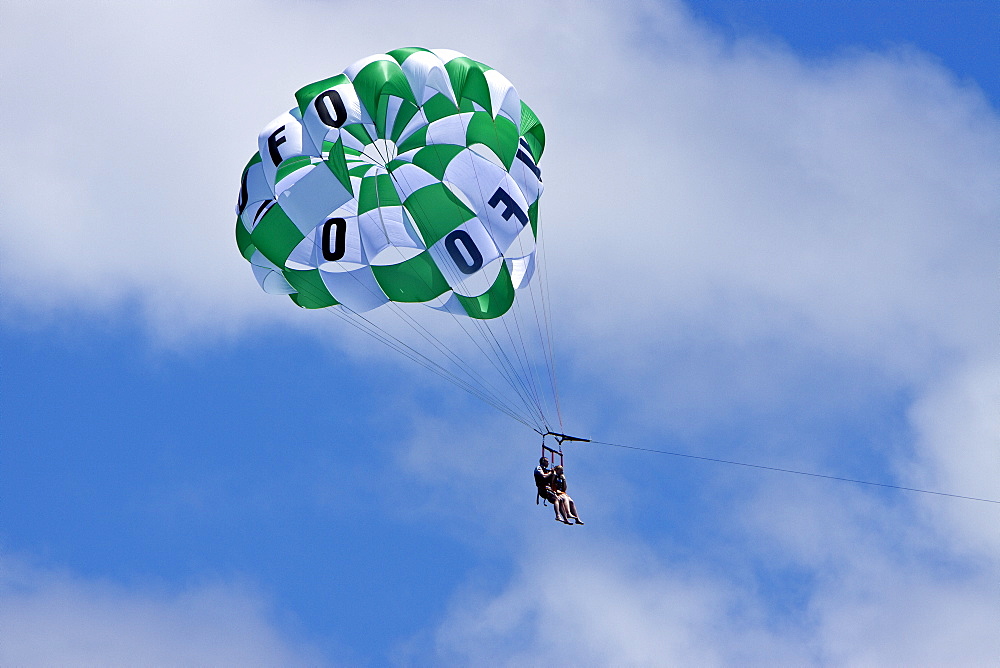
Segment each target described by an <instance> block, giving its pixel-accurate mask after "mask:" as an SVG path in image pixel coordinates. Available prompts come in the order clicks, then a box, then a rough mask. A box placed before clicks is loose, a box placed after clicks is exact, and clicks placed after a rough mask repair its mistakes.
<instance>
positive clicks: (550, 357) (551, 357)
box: [538, 225, 563, 429]
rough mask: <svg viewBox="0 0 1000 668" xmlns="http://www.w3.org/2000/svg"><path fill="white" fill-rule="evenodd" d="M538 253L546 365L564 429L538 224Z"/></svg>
mask: <svg viewBox="0 0 1000 668" xmlns="http://www.w3.org/2000/svg"><path fill="white" fill-rule="evenodd" d="M538 254H539V255H540V256H541V257H540V259H541V262H539V263H538V264H539V274H540V276H539V279H540V280H539V281H538V283H539V296H540V297H541V301H542V317H543V318H544V319H545V337H544V338H545V343H546V344H547V346H546V347H547V350H546V353H547V354H546V367H547V368H548V370H549V378H550V381H551V383H552V396H553V397H554V398H555V403H556V417H557V418H558V420H559V429H563V417H562V407H561V406H560V405H559V382H558V380H557V376H556V357H555V353H554V352H553V342H552V339H553V332H554V330H553V328H552V313H551V308H550V302H551V298H550V293H549V270H548V263H547V262H545V228H544V227H542V226H541V225H539V226H538Z"/></svg>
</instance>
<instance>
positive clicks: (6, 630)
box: [0, 557, 325, 666]
mask: <svg viewBox="0 0 1000 668" xmlns="http://www.w3.org/2000/svg"><path fill="white" fill-rule="evenodd" d="M0 573H2V580H0V628H2V629H3V639H2V641H0V663H2V664H3V665H5V666H69V665H72V666H135V665H144V666H180V665H187V666H194V665H200V666H207V665H211V666H247V665H271V666H292V665H321V664H323V663H325V660H324V659H323V657H322V656H321V655H320V654H319V653H318V651H317V650H315V649H314V648H310V647H308V646H307V645H305V644H304V643H302V642H296V641H294V640H292V639H290V638H288V637H287V636H286V634H285V633H283V632H282V631H281V630H279V629H277V628H276V627H275V625H274V623H273V621H272V620H271V619H270V611H269V610H268V606H267V604H266V602H265V601H264V600H263V599H262V598H261V596H260V594H259V593H257V592H255V591H253V590H252V589H250V588H247V587H245V586H240V585H232V584H206V585H198V586H192V587H189V588H185V589H183V590H180V591H177V590H171V591H163V590H162V589H160V588H156V587H147V588H143V587H124V586H122V585H119V584H114V583H111V582H104V581H100V580H91V579H85V578H81V577H78V576H73V575H70V574H68V573H65V572H58V571H52V570H44V569H38V568H34V567H30V566H28V565H26V564H24V563H22V562H20V561H18V560H16V559H11V558H8V557H4V558H3V561H2V562H0Z"/></svg>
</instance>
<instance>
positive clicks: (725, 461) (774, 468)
mask: <svg viewBox="0 0 1000 668" xmlns="http://www.w3.org/2000/svg"><path fill="white" fill-rule="evenodd" d="M573 440H576V439H573ZM589 442H590V443H595V444H597V445H610V446H611V447H614V448H627V449H628V450H640V451H642V452H652V453H655V454H658V455H670V456H671V457H686V458H688V459H700V460H701V461H706V462H714V463H716V464H731V465H733V466H746V467H748V468H754V469H763V470H765V471H776V472H778V473H794V474H795V475H804V476H809V477H811V478H825V479H827V480H839V481H841V482H851V483H855V484H857V485H872V486H874V487H886V488H888V489H898V490H902V491H904V492H917V493H919V494H934V495H935V496H948V497H951V498H953V499H965V500H967V501H981V502H983V503H996V504H1000V500H997V499H984V498H981V497H977V496H965V495H963V494H949V493H948V492H936V491H933V490H929V489H919V488H917V487H903V486H901V485H891V484H889V483H885V482H873V481H871V480H858V479H856V478H842V477H840V476H836V475H826V474H823V473H810V472H808V471H796V470H794V469H783V468H778V467H777V466H764V465H763V464H749V463H747V462H737V461H734V460H731V459H719V458H716V457H702V456H700V455H689V454H686V453H683V452H669V451H667V450H654V449H653V448H640V447H637V446H634V445H623V444H621V443H609V442H607V441H589Z"/></svg>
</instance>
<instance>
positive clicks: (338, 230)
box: [236, 48, 558, 433]
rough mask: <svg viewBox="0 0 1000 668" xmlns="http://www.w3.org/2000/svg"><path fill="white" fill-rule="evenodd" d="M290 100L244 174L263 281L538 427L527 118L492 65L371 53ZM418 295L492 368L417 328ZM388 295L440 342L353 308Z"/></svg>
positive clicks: (249, 227)
mask: <svg viewBox="0 0 1000 668" xmlns="http://www.w3.org/2000/svg"><path fill="white" fill-rule="evenodd" d="M295 99H296V102H297V104H296V106H295V107H293V108H292V109H290V110H289V111H288V112H287V113H284V114H282V115H280V116H279V117H277V118H276V119H274V120H273V121H271V122H270V123H269V124H268V125H267V126H265V128H264V129H263V131H262V132H261V133H260V135H259V137H258V151H257V153H256V154H255V155H254V156H253V158H252V159H251V160H250V162H249V163H248V164H247V166H246V168H245V169H244V170H243V176H242V180H241V184H240V193H239V200H238V203H237V207H236V213H237V224H236V240H237V244H238V246H239V250H240V252H241V253H242V254H243V257H244V258H246V259H247V260H248V261H249V263H250V264H251V266H252V269H253V273H254V276H255V277H256V278H257V281H258V282H259V283H260V286H261V287H262V288H263V289H264V291H265V292H268V293H271V294H279V295H288V296H289V297H290V298H291V299H292V301H293V302H295V303H296V304H297V305H298V306H301V307H304V308H308V309H329V310H331V311H333V312H335V313H337V314H338V315H341V316H342V317H344V316H346V317H349V318H351V319H352V320H353V323H354V324H355V325H356V326H359V325H360V326H361V327H362V328H364V329H365V330H366V331H368V333H371V334H373V335H375V336H376V337H377V338H379V337H381V338H383V339H385V342H387V343H389V345H391V346H392V347H395V348H396V349H397V350H400V352H403V353H404V354H407V355H408V356H416V358H417V361H421V362H422V363H425V366H426V365H427V364H430V365H431V366H433V367H435V370H436V371H437V372H439V373H441V372H444V374H447V375H448V376H450V378H449V379H451V380H453V381H457V382H458V383H459V384H461V385H463V387H464V388H465V389H467V390H469V391H471V392H473V394H476V395H477V396H479V397H480V398H483V399H484V400H487V401H488V402H489V403H492V404H494V405H496V406H497V407H498V408H500V409H501V410H504V411H505V412H507V413H508V414H512V417H516V419H520V420H521V421H523V422H525V423H526V424H529V426H532V428H534V429H535V430H536V431H539V433H544V432H546V431H549V428H548V427H549V418H548V416H547V411H550V410H551V407H552V404H553V401H554V405H555V408H556V411H557V412H558V400H557V399H556V397H555V394H556V392H555V377H554V368H553V367H552V358H551V340H550V338H549V334H548V303H547V300H546V298H545V294H544V291H543V290H542V289H540V288H538V285H537V284H538V281H537V280H536V274H537V273H538V266H539V263H540V258H539V257H536V256H537V255H538V248H539V243H538V239H539V219H538V201H539V197H540V196H541V194H542V175H541V170H540V169H539V167H538V162H539V160H540V159H541V157H542V152H543V150H544V148H545V132H544V130H543V128H542V125H541V123H540V121H539V120H538V117H537V116H536V115H535V114H534V112H533V111H532V110H531V108H530V107H528V105H527V104H525V103H524V102H523V101H522V100H521V98H520V96H519V95H518V92H517V90H516V89H515V88H514V86H513V85H512V84H511V82H510V81H508V80H507V79H506V78H505V77H504V76H503V75H502V74H500V73H499V72H497V71H496V70H494V69H492V68H490V67H489V66H487V65H484V64H483V63H480V62H477V61H475V60H472V59H470V58H468V57H466V56H464V55H462V54H461V53H458V52H456V51H450V50H445V49H423V48H406V49H397V50H395V51H390V52H388V53H386V54H378V55H374V56H370V57H368V58H364V59H362V60H359V61H357V62H356V63H354V64H353V65H351V66H350V67H348V68H347V69H346V70H344V72H343V73H341V74H338V75H336V76H333V77H331V78H329V79H324V80H322V81H318V82H315V83H312V84H309V85H307V86H305V87H303V88H301V89H300V90H299V91H298V92H296V94H295ZM532 287H534V288H536V290H535V293H533V294H532V293H531V288H532ZM522 292H528V293H529V294H530V296H529V297H527V298H525V297H522V296H519V295H520V294H521V293H522ZM520 301H527V302H528V304H526V305H523V306H524V308H521V309H518V305H519V304H518V302H520ZM415 304H419V305H422V307H423V308H426V307H430V308H431V309H436V310H438V311H441V312H444V313H446V314H449V315H450V316H451V317H450V320H451V321H453V322H457V323H458V326H459V327H460V328H461V330H462V331H464V332H465V333H466V334H467V335H468V336H470V337H472V338H473V339H474V342H475V343H476V347H477V348H478V349H479V351H480V352H481V353H482V355H483V356H484V357H485V358H486V360H487V362H486V363H485V364H486V365H487V366H490V367H492V369H493V371H495V372H497V373H498V374H499V376H498V377H497V378H494V379H492V380H491V379H489V378H487V376H488V375H489V374H484V373H483V369H482V368H481V367H480V365H481V364H483V363H480V362H475V361H473V360H470V359H468V357H469V356H468V354H466V353H456V352H455V350H453V349H452V347H451V346H449V345H448V344H447V343H443V341H444V340H445V339H444V337H440V336H438V334H437V333H436V332H433V331H429V330H427V327H428V325H427V324H426V323H427V322H429V321H428V319H426V318H414V317H413V315H412V314H410V313H409V312H408V311H407V310H406V309H407V308H408V306H407V305H415ZM385 308H388V309H391V310H394V312H396V313H398V314H400V317H402V318H404V319H406V320H407V322H408V323H409V324H410V325H411V326H412V327H414V329H416V330H418V332H420V330H423V331H422V332H421V338H423V339H425V340H428V337H427V336H426V334H430V335H431V337H432V338H433V339H434V340H435V341H437V342H438V343H440V344H441V345H440V346H438V345H435V344H433V343H432V348H434V349H436V350H437V352H433V351H432V352H431V353H430V354H428V353H427V352H422V351H419V350H418V348H417V347H416V346H415V345H414V344H415V343H416V341H407V340H406V339H405V338H398V337H397V336H395V335H391V334H388V333H387V332H385V331H384V330H382V329H381V328H380V327H379V326H378V325H375V324H373V322H372V320H371V319H370V318H369V317H367V316H365V315H364V314H366V313H367V312H369V311H376V310H379V309H385ZM530 311H533V313H531V312H530ZM440 317H443V318H444V319H445V321H448V320H449V317H448V316H440ZM470 321H471V322H470ZM430 322H433V321H430ZM362 323H367V324H362ZM369 325H370V326H371V327H369ZM430 327H431V328H432V329H433V328H434V327H436V325H430ZM372 328H374V330H373V329H372ZM476 339H478V341H476ZM442 348H443V350H442ZM539 348H540V352H541V364H539V360H538V359H536V358H538V357H539V356H538V355H537V354H536V353H538V352H539V350H538V349H539ZM435 357H436V358H435ZM452 367H455V368H452ZM456 369H457V370H456ZM493 375H495V376H496V375H497V374H496V373H494V374H493ZM545 376H548V377H549V378H548V380H549V382H548V383H547V384H546V383H545V382H544V381H545ZM446 377H447V376H446ZM498 384H499V385H500V386H508V387H507V388H501V387H498V386H497V385H498ZM510 390H513V394H510Z"/></svg>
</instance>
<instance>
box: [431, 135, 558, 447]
mask: <svg viewBox="0 0 1000 668" xmlns="http://www.w3.org/2000/svg"><path fill="white" fill-rule="evenodd" d="M463 124H464V125H465V129H466V132H468V121H466V120H465V119H464V118H463ZM493 131H494V137H495V139H496V140H497V143H498V144H499V143H500V137H499V133H498V132H497V131H496V125H495V124H494V126H493ZM439 162H440V158H439ZM472 168H473V177H474V178H475V181H476V187H477V188H478V190H479V196H480V200H481V201H483V202H485V201H487V199H488V198H489V197H490V193H488V192H486V191H485V190H483V183H482V180H481V179H480V178H479V170H477V169H476V165H475V162H473V163H472ZM484 222H485V223H486V224H487V226H488V227H489V229H490V235H491V236H493V234H494V230H493V229H492V227H493V226H492V223H491V222H490V220H489V218H487V219H486V220H485V221H484ZM516 240H517V241H518V244H519V245H520V236H518V237H516ZM523 250H524V248H523V246H521V251H522V253H523ZM501 258H503V255H502V254H501ZM529 293H530V287H529ZM519 310H520V309H519V302H518V300H516V299H515V300H514V304H512V308H511V309H510V311H508V312H509V313H510V314H511V316H512V319H513V320H514V326H515V328H516V330H517V338H518V342H519V344H520V345H518V343H515V342H514V336H513V334H512V333H511V330H510V326H509V325H508V324H507V318H505V317H501V318H499V320H502V321H503V326H504V329H505V330H506V332H507V338H508V340H509V341H510V343H511V348H512V349H513V351H514V355H515V357H516V358H517V361H518V364H519V366H520V367H521V374H520V375H519V376H518V378H519V380H520V381H521V384H522V386H523V387H524V388H525V391H526V392H527V393H528V394H529V396H530V397H531V398H532V400H533V401H534V404H535V407H536V410H537V411H538V415H539V417H540V419H541V423H542V426H543V428H544V427H546V425H547V424H548V420H546V418H545V410H544V408H545V407H544V404H543V402H542V400H541V397H540V395H539V392H538V383H537V380H536V375H535V373H534V370H533V368H532V365H531V363H530V361H529V360H528V346H527V345H526V342H525V339H524V335H523V333H522V331H521V324H520V319H519V317H518V316H519V313H518V311H519ZM486 326H487V328H489V329H490V332H491V333H493V330H492V327H491V326H490V324H489V323H487V324H486ZM494 338H496V336H495V334H494ZM498 345H499V342H498ZM500 347H501V349H502V348H503V347H502V346H500ZM543 352H544V349H543ZM521 353H523V357H522V354H521ZM510 365H511V367H513V364H512V363H511V364H510Z"/></svg>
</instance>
